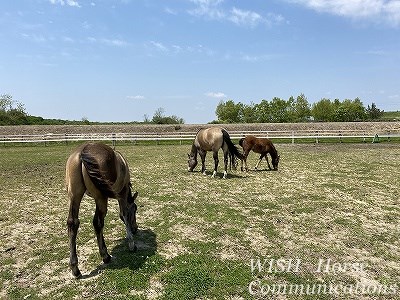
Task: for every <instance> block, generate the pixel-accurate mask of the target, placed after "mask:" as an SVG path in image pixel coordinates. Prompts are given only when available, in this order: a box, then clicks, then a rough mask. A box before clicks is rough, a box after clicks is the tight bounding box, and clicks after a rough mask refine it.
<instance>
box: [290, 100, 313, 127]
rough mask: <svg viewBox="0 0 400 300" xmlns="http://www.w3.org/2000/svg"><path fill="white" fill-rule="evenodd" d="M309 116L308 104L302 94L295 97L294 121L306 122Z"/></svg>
mask: <svg viewBox="0 0 400 300" xmlns="http://www.w3.org/2000/svg"><path fill="white" fill-rule="evenodd" d="M310 116H311V108H310V103H308V100H307V97H306V96H305V95H304V94H300V95H299V96H297V98H296V101H294V120H295V122H306V121H307V120H308V119H309V118H310Z"/></svg>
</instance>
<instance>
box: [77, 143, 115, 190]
mask: <svg viewBox="0 0 400 300" xmlns="http://www.w3.org/2000/svg"><path fill="white" fill-rule="evenodd" d="M80 159H81V162H82V163H83V165H84V167H85V169H86V171H87V174H88V175H89V178H90V180H91V181H92V182H93V184H94V185H95V187H96V188H97V189H98V190H99V191H100V192H102V193H103V194H104V195H106V196H107V197H110V198H115V193H114V191H113V189H112V183H111V182H110V181H109V180H108V179H107V178H105V176H104V175H103V174H102V172H101V170H100V166H99V163H98V162H97V160H96V159H95V158H94V157H93V156H92V155H91V154H90V152H89V151H88V149H87V146H86V147H84V148H83V149H82V151H81V153H80Z"/></svg>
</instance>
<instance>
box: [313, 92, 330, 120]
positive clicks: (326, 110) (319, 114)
mask: <svg viewBox="0 0 400 300" xmlns="http://www.w3.org/2000/svg"><path fill="white" fill-rule="evenodd" d="M334 106H335V104H334V103H332V102H331V100H330V99H327V98H322V99H321V100H320V101H318V102H316V103H314V104H313V105H312V108H311V116H312V117H314V120H315V121H321V122H331V121H333V120H334V116H335V108H334Z"/></svg>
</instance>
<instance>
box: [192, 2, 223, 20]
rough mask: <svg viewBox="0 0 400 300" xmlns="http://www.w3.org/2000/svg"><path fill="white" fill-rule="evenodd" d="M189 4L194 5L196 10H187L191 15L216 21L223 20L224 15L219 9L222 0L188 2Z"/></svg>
mask: <svg viewBox="0 0 400 300" xmlns="http://www.w3.org/2000/svg"><path fill="white" fill-rule="evenodd" d="M190 2H192V3H194V4H195V5H196V8H194V9H192V10H189V13H190V14H191V15H194V16H199V17H207V18H210V19H216V20H218V19H224V18H225V13H224V12H223V10H222V9H220V8H219V4H221V3H222V2H223V0H190Z"/></svg>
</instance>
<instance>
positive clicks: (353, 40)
mask: <svg viewBox="0 0 400 300" xmlns="http://www.w3.org/2000/svg"><path fill="white" fill-rule="evenodd" d="M0 28H1V30H0V45H1V47H0V94H11V95H12V96H13V99H14V100H16V101H19V102H22V103H24V104H25V108H26V111H27V112H28V113H29V114H31V115H36V116H43V117H45V118H59V119H69V120H81V119H82V118H87V119H89V120H90V121H143V119H144V115H147V116H148V117H150V118H151V117H152V116H153V114H154V112H155V111H156V110H157V108H159V107H162V108H164V110H165V114H166V115H177V116H178V117H182V118H183V119H184V120H185V122H186V123H206V122H209V121H212V120H214V119H215V118H216V117H215V108H216V106H217V104H218V103H219V101H221V100H229V99H232V100H234V101H235V102H239V101H240V102H243V103H251V102H254V103H258V102H260V101H261V100H262V99H266V100H271V99H272V98H273V97H280V98H283V99H288V98H289V97H290V96H295V97H296V96H297V95H299V94H301V93H304V94H305V95H306V97H307V98H308V100H309V102H310V103H313V102H316V101H319V100H320V99H321V98H330V99H332V100H333V99H335V98H339V99H341V100H344V99H346V98H348V99H354V98H356V97H359V98H361V100H362V101H363V103H364V105H365V106H366V105H368V104H371V103H372V102H375V103H376V104H377V106H378V107H379V108H381V109H384V110H386V111H389V110H400V1H399V0H325V1H324V0H269V1H266V0H251V1H248V0H246V1H245V0H240V1H239V0H236V1H233V0H232V1H228V0H171V1H162V0H92V1H83V0H18V1H15V0H3V1H1V2H0Z"/></svg>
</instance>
